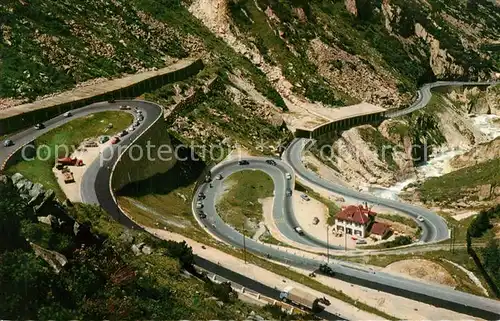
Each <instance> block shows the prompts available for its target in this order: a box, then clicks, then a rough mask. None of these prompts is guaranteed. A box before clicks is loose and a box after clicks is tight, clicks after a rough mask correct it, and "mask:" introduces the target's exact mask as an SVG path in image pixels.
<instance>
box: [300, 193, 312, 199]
mask: <svg viewBox="0 0 500 321" xmlns="http://www.w3.org/2000/svg"><path fill="white" fill-rule="evenodd" d="M300 197H301V198H302V199H303V200H304V201H310V200H311V199H310V198H309V196H307V195H306V194H302V195H300Z"/></svg>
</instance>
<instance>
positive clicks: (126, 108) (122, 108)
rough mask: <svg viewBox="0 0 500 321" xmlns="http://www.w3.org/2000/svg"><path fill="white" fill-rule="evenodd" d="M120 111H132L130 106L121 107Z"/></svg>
mask: <svg viewBox="0 0 500 321" xmlns="http://www.w3.org/2000/svg"><path fill="white" fill-rule="evenodd" d="M120 110H130V106H127V105H121V106H120Z"/></svg>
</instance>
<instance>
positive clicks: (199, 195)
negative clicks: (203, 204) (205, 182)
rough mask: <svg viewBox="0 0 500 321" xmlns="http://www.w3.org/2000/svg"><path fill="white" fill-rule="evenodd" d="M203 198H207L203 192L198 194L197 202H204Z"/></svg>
mask: <svg viewBox="0 0 500 321" xmlns="http://www.w3.org/2000/svg"><path fill="white" fill-rule="evenodd" d="M205 198H207V196H206V195H205V194H204V193H203V192H200V194H198V199H199V200H204V199H205Z"/></svg>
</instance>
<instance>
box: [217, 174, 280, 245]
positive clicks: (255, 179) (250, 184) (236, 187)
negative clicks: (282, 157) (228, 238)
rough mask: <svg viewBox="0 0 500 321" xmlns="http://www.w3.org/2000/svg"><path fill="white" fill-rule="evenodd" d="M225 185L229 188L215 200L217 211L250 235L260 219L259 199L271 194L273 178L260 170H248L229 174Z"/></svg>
mask: <svg viewBox="0 0 500 321" xmlns="http://www.w3.org/2000/svg"><path fill="white" fill-rule="evenodd" d="M225 185H226V186H228V187H229V190H228V191H227V192H226V193H225V194H224V195H223V196H222V197H221V199H219V201H218V202H217V205H216V207H217V212H218V213H219V215H220V216H221V218H222V219H223V220H224V222H226V223H227V224H229V225H231V226H232V227H234V228H235V229H236V230H237V231H239V232H240V233H243V234H245V235H247V236H249V237H252V236H253V234H254V232H255V229H256V228H255V226H256V225H257V224H258V223H259V222H260V221H261V220H262V214H263V213H262V204H260V203H259V199H263V198H266V197H272V196H273V190H274V184H273V180H272V179H271V177H269V175H267V174H266V173H264V172H262V171H258V170H257V171H253V170H248V171H241V172H237V173H234V174H231V176H229V177H228V178H227V179H226V181H225ZM249 221H250V222H249ZM249 224H252V225H253V226H252V225H249Z"/></svg>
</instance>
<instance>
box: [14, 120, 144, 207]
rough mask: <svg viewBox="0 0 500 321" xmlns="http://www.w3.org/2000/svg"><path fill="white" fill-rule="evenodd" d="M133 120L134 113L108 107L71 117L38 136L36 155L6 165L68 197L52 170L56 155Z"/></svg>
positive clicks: (116, 131)
mask: <svg viewBox="0 0 500 321" xmlns="http://www.w3.org/2000/svg"><path fill="white" fill-rule="evenodd" d="M133 120H134V116H132V115H131V114H130V113H126V112H119V111H105V112H100V113H95V114H91V115H88V116H85V117H81V118H78V119H75V120H72V121H70V122H69V123H67V124H64V125H62V126H60V127H58V128H56V129H53V130H51V131H49V132H47V133H46V134H44V135H42V136H40V137H39V138H37V139H36V140H35V142H34V143H35V146H36V147H37V149H38V150H37V156H36V157H35V158H34V159H32V160H24V161H21V162H19V163H17V164H15V165H13V166H11V167H9V168H7V173H10V174H14V173H22V174H23V176H24V177H26V178H27V179H28V180H30V181H32V182H34V183H40V184H42V185H43V186H45V187H46V188H47V189H52V190H53V191H54V192H55V193H56V196H57V197H58V198H59V199H61V200H63V199H65V198H66V197H65V195H64V192H63V191H62V190H61V188H60V187H59V184H58V183H57V179H56V177H55V176H54V173H53V172H52V168H53V167H54V164H55V162H56V161H57V159H58V158H61V157H67V156H69V154H71V153H73V152H74V151H75V150H76V149H77V148H78V146H79V145H80V144H81V143H82V141H83V140H84V139H85V138H92V137H98V136H100V135H112V134H115V133H118V132H120V131H121V130H123V129H125V128H127V127H128V126H130V125H131V124H132V121H133ZM109 124H113V128H111V129H109V128H108V125H109ZM41 146H48V147H47V148H46V147H43V148H42V147H41ZM66 148H67V149H66ZM66 152H69V154H66ZM85 165H86V166H88V165H90V164H85Z"/></svg>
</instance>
